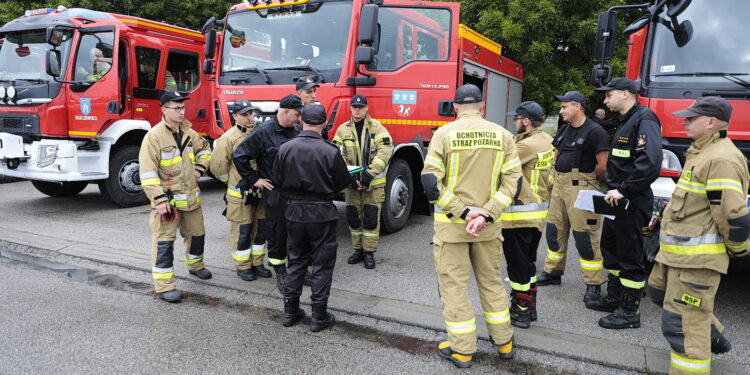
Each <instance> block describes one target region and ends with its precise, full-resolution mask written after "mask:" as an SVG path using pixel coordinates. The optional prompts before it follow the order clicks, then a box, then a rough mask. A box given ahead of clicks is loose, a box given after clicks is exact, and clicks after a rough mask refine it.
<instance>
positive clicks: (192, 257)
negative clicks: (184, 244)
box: [186, 253, 203, 259]
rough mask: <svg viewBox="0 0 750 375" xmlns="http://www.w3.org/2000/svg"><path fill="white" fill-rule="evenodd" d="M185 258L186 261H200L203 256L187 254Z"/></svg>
mask: <svg viewBox="0 0 750 375" xmlns="http://www.w3.org/2000/svg"><path fill="white" fill-rule="evenodd" d="M186 258H188V259H201V258H203V254H201V255H193V254H190V253H188V254H187V256H186Z"/></svg>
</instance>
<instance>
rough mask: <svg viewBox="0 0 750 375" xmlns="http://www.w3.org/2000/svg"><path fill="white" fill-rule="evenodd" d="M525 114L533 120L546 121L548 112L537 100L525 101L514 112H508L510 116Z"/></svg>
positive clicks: (524, 115)
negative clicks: (545, 111) (546, 112)
mask: <svg viewBox="0 0 750 375" xmlns="http://www.w3.org/2000/svg"><path fill="white" fill-rule="evenodd" d="M515 115H519V116H523V117H526V118H527V119H530V120H531V121H544V118H545V117H546V114H545V113H544V110H543V109H542V106H541V105H539V103H537V102H530V101H529V102H523V103H521V104H520V105H519V106H518V108H516V110H515V111H514V112H508V116H515Z"/></svg>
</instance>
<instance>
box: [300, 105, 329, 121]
mask: <svg viewBox="0 0 750 375" xmlns="http://www.w3.org/2000/svg"><path fill="white" fill-rule="evenodd" d="M302 122H304V123H305V124H308V125H322V124H323V123H325V122H326V109H325V108H323V106H322V105H320V104H308V105H306V106H304V107H302Z"/></svg>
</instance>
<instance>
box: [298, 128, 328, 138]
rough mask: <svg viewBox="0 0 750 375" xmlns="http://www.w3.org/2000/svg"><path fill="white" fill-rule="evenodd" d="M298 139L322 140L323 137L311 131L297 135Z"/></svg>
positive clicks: (304, 131)
mask: <svg viewBox="0 0 750 375" xmlns="http://www.w3.org/2000/svg"><path fill="white" fill-rule="evenodd" d="M297 136H298V137H307V138H317V139H323V137H321V136H320V134H318V133H316V132H314V131H312V130H303V131H302V132H300V133H299V134H297Z"/></svg>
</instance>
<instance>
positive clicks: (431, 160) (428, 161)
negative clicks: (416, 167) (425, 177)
mask: <svg viewBox="0 0 750 375" xmlns="http://www.w3.org/2000/svg"><path fill="white" fill-rule="evenodd" d="M424 163H425V164H430V165H432V166H433V167H435V168H437V169H439V170H440V171H441V172H443V173H445V164H443V162H442V161H440V160H438V159H435V158H433V157H432V156H428V157H427V158H425V159H424Z"/></svg>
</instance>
